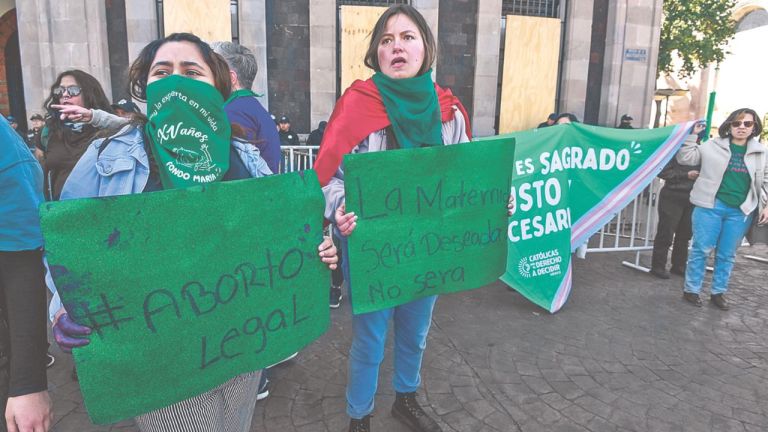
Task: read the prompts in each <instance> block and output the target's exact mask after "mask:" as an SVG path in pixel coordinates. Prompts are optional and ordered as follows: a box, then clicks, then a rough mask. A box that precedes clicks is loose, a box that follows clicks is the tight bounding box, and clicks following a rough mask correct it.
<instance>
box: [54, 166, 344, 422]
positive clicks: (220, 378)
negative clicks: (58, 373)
mask: <svg viewBox="0 0 768 432" xmlns="http://www.w3.org/2000/svg"><path fill="white" fill-rule="evenodd" d="M323 208H324V203H323V195H322V193H321V191H320V185H319V183H318V181H317V176H316V175H315V173H314V171H305V172H304V173H302V174H299V173H293V174H285V175H280V176H273V177H266V178H260V179H250V180H241V181H232V182H226V183H213V184H210V185H206V186H195V187H190V188H187V189H176V190H168V191H163V192H153V193H143V194H136V195H129V196H119V197H106V198H90V199H81V200H71V201H60V202H53V203H46V204H44V205H43V206H42V208H41V217H42V226H43V233H44V236H45V244H46V250H47V257H48V262H49V264H50V267H51V273H52V276H53V278H54V281H55V283H56V286H57V287H58V291H59V294H60V295H61V298H62V300H63V302H64V305H65V308H66V310H67V311H68V312H69V314H70V315H71V316H72V317H73V318H74V319H75V320H76V321H77V322H79V323H80V324H82V325H86V326H89V327H91V328H92V329H93V332H92V334H91V337H90V340H91V342H90V344H89V345H87V346H85V347H82V348H77V349H75V350H74V356H75V360H76V361H77V370H78V376H79V379H80V387H81V389H82V391H83V397H84V399H85V405H86V407H87V409H88V414H89V416H90V417H91V419H92V420H93V422H94V423H111V422H115V421H118V420H122V419H125V418H128V417H134V416H136V415H139V414H142V413H146V412H149V411H153V410H156V409H159V408H162V407H165V406H168V405H171V404H173V403H175V402H178V401H181V400H184V399H188V398H190V397H192V396H195V395H198V394H201V393H204V392H206V391H208V390H211V389H213V388H215V387H217V386H219V385H221V384H222V383H224V382H226V381H227V380H229V379H231V378H232V377H234V376H237V375H239V374H242V373H246V372H250V371H254V370H258V369H261V368H263V367H265V366H268V365H270V364H274V363H276V362H278V361H280V360H282V359H283V358H285V357H287V356H288V355H290V354H292V353H294V352H296V351H299V350H300V349H301V348H303V347H304V346H306V345H308V344H309V343H310V342H312V341H313V340H315V339H316V338H318V337H319V336H320V335H321V334H323V333H324V332H325V330H326V329H327V327H328V323H329V311H328V293H327V291H323V290H322V289H319V288H320V287H323V286H327V283H328V277H329V276H328V271H327V268H326V266H325V265H324V264H323V263H322V262H321V261H320V258H319V256H318V245H319V244H320V243H321V241H322V228H323V224H322V214H323ZM252 390H253V391H256V389H252Z"/></svg>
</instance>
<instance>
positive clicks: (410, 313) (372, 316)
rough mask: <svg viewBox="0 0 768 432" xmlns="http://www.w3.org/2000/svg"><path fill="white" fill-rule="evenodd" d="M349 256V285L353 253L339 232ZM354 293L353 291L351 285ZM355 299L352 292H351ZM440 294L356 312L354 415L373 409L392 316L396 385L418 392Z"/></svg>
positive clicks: (350, 391)
mask: <svg viewBox="0 0 768 432" xmlns="http://www.w3.org/2000/svg"><path fill="white" fill-rule="evenodd" d="M339 240H340V241H339V243H340V247H341V249H342V254H343V255H344V257H345V259H344V262H343V263H342V269H343V270H344V279H345V280H346V281H347V286H348V287H349V281H350V279H349V259H346V258H347V257H349V254H348V253H347V252H348V251H347V239H346V237H344V236H339ZM349 289H350V293H351V287H350V288H349ZM349 297H350V299H351V297H352V296H351V294H350V296H349ZM436 300H437V296H430V297H425V298H422V299H419V300H415V301H412V302H410V303H406V304H404V305H400V306H396V307H394V308H390V309H385V310H381V311H377V312H370V313H365V314H359V315H353V316H352V347H351V348H350V350H349V373H348V376H347V414H348V415H349V416H350V417H351V418H354V419H359V418H363V417H364V416H366V415H368V414H370V413H371V412H373V399H374V397H375V396H376V389H377V388H378V382H379V366H380V365H381V362H382V360H383V359H384V345H385V344H386V341H387V327H388V324H389V320H390V319H392V320H393V321H394V331H395V349H394V351H395V359H394V366H395V371H394V375H393V376H392V386H393V387H394V389H395V391H396V392H399V393H409V392H415V391H416V390H417V389H418V388H419V385H420V384H421V375H420V374H419V372H420V371H421V359H422V357H423V355H424V349H425V348H426V346H427V335H428V334H429V326H430V323H431V322H432V310H433V309H434V307H435V301H436Z"/></svg>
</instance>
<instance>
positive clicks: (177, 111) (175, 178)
mask: <svg viewBox="0 0 768 432" xmlns="http://www.w3.org/2000/svg"><path fill="white" fill-rule="evenodd" d="M147 110H148V112H149V122H148V123H147V126H146V132H147V135H148V136H149V139H150V141H151V142H152V152H153V153H154V155H155V160H156V161H157V165H158V168H159V170H160V181H161V182H162V183H163V187H164V188H166V189H170V188H183V187H189V186H193V185H199V184H206V183H211V182H215V181H218V180H220V179H221V178H222V177H223V176H224V174H225V173H226V172H227V170H228V169H229V151H230V149H229V147H230V142H229V140H230V135H231V130H230V126H229V120H228V119H227V115H226V114H225V112H224V99H223V98H222V97H221V94H220V93H219V92H218V90H216V88H215V87H213V86H212V85H210V84H207V83H204V82H202V81H197V80H193V79H191V78H187V77H183V76H181V75H172V76H169V77H167V78H163V79H160V80H158V81H155V82H153V83H152V84H150V85H148V86H147Z"/></svg>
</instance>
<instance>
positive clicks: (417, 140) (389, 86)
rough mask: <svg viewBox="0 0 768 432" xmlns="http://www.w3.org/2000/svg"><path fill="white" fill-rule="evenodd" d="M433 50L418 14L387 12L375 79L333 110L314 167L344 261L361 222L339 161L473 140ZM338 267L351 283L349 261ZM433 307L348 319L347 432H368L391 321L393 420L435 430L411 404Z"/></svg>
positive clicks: (408, 9)
mask: <svg viewBox="0 0 768 432" xmlns="http://www.w3.org/2000/svg"><path fill="white" fill-rule="evenodd" d="M435 52H436V46H435V39H434V36H433V35H432V32H431V30H430V29H429V27H428V26H427V24H426V21H425V20H424V17H423V16H422V15H421V14H420V13H419V12H418V11H417V10H416V9H415V8H413V7H412V6H410V5H395V6H392V7H390V8H389V9H387V10H386V11H385V12H384V13H383V14H382V15H381V17H380V18H379V20H378V21H377V22H376V25H375V27H374V28H373V30H372V32H371V39H370V45H369V47H368V50H367V52H366V55H365V64H366V66H368V67H369V68H371V69H373V70H374V71H375V73H374V75H373V77H372V78H371V79H368V80H366V81H359V80H358V81H355V82H354V83H352V85H351V86H350V87H349V88H348V89H347V90H346V91H345V92H344V95H343V96H342V97H341V98H340V99H339V101H338V102H337V103H336V107H335V108H334V111H333V114H332V115H331V118H330V120H329V121H328V126H327V127H326V129H325V133H324V135H323V140H322V144H321V146H320V152H319V154H318V158H317V161H316V162H315V165H314V168H315V170H316V171H317V173H318V177H319V179H320V184H321V185H323V186H324V187H323V193H324V194H325V199H326V209H325V217H326V218H327V219H329V220H330V221H331V222H332V223H333V224H335V229H336V231H337V233H338V234H339V235H340V239H341V241H340V245H341V249H342V255H343V256H349V255H348V254H347V237H348V236H350V235H354V234H353V231H354V229H355V227H356V224H357V222H356V221H357V215H355V214H354V213H353V212H349V213H348V212H346V210H345V205H344V168H343V165H342V159H343V157H344V155H345V154H347V153H352V152H355V153H364V152H374V151H386V150H393V149H409V148H416V147H427V146H441V145H450V144H457V143H462V142H468V141H469V137H470V136H471V133H470V126H469V116H468V115H467V113H466V111H465V110H464V107H463V106H462V104H461V102H459V100H458V99H457V98H456V97H455V96H454V95H453V94H452V93H451V92H450V90H445V89H442V88H441V87H439V86H437V85H436V84H435V83H434V82H433V81H432V69H431V67H432V64H433V63H434V60H435ZM342 268H343V269H344V276H345V279H346V280H347V281H349V280H350V279H349V261H348V260H346V259H345V260H343V263H342ZM355 283H365V282H364V281H358V282H355ZM353 300H354V299H353ZM435 301H436V296H431V297H426V298H422V299H419V300H415V301H413V302H410V303H407V304H404V305H401V306H397V307H394V308H390V309H386V310H381V311H377V312H371V313H365V314H358V315H354V316H353V317H352V330H353V338H352V346H351V348H350V353H349V373H348V383H347V392H346V394H347V414H348V415H349V417H350V423H349V430H350V431H354V432H367V431H369V430H370V414H371V412H372V411H373V406H374V396H375V395H376V389H377V386H378V374H379V366H380V365H381V362H382V360H383V357H384V345H385V342H386V335H387V326H388V322H389V321H390V320H393V321H394V333H395V335H394V339H395V344H394V353H395V358H394V376H393V380H392V384H393V387H394V390H395V403H394V405H393V406H392V414H393V416H394V417H395V418H397V419H398V420H400V421H401V422H403V423H404V424H406V425H407V426H408V427H409V428H410V429H411V430H414V431H429V432H436V431H440V430H441V428H440V426H439V425H438V424H437V422H436V421H435V420H434V419H432V418H431V417H430V416H429V415H428V414H427V413H426V412H425V411H424V409H422V407H421V406H420V405H419V403H418V401H417V399H416V391H417V390H418V388H419V386H420V384H421V377H420V370H421V360H422V356H423V354H424V349H425V347H426V341H427V334H428V333H429V324H430V321H431V318H432V310H433V308H434V305H435Z"/></svg>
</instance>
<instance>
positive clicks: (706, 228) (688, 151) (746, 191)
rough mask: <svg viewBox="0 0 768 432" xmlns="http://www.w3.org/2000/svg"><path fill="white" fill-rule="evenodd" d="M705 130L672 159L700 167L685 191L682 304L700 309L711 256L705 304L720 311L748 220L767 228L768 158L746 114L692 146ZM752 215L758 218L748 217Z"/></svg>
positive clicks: (755, 121)
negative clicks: (689, 240) (687, 231)
mask: <svg viewBox="0 0 768 432" xmlns="http://www.w3.org/2000/svg"><path fill="white" fill-rule="evenodd" d="M704 128H705V126H704V125H702V124H701V123H698V124H696V125H695V126H694V128H693V132H692V134H691V135H689V136H688V138H687V139H686V141H685V144H683V147H682V149H680V152H678V154H677V161H678V162H680V163H681V164H683V165H696V164H700V165H701V171H700V173H699V176H698V178H697V179H696V183H694V184H693V189H692V190H691V203H693V205H694V206H695V208H694V209H693V214H692V222H693V245H692V247H691V253H690V255H689V257H688V265H687V268H686V271H685V286H684V289H683V299H684V300H685V301H687V302H689V303H691V304H693V305H694V306H699V307H701V305H702V304H701V298H700V297H699V292H700V291H701V286H702V284H703V282H704V274H705V273H706V265H707V258H708V257H709V254H710V253H711V252H712V251H714V252H715V266H714V267H715V269H714V274H713V276H712V288H711V290H710V293H711V295H710V301H711V302H712V303H713V304H714V305H715V306H717V307H718V308H720V309H722V310H728V309H729V308H730V306H729V304H728V302H727V301H726V299H725V293H726V291H728V280H729V279H730V277H731V271H732V270H733V263H734V260H735V257H736V249H737V248H738V247H739V246H740V245H741V242H742V239H743V238H744V234H745V233H746V231H747V228H748V227H749V225H750V223H751V222H752V218H753V217H758V218H759V221H760V222H761V223H766V222H768V207H766V206H764V207H763V208H759V207H760V206H759V203H765V202H766V199H768V176H766V175H765V173H766V171H768V157H766V149H765V147H764V146H763V145H762V144H761V143H760V141H758V137H759V136H760V133H761V132H762V130H763V126H762V124H761V123H760V118H759V117H758V115H757V113H756V112H755V111H754V110H752V109H750V108H742V109H738V110H735V111H733V112H732V113H731V115H729V116H728V118H727V119H726V120H725V122H723V124H722V125H720V128H719V129H718V133H719V135H720V136H719V137H718V138H714V139H711V140H709V141H706V142H704V143H703V144H701V145H697V143H696V140H697V138H698V134H699V133H700V132H701V131H702V130H704ZM756 209H757V211H758V214H757V215H754V214H753V212H755V210H756Z"/></svg>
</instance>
